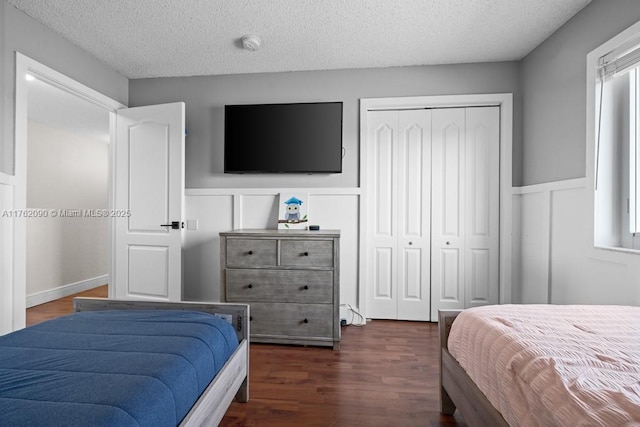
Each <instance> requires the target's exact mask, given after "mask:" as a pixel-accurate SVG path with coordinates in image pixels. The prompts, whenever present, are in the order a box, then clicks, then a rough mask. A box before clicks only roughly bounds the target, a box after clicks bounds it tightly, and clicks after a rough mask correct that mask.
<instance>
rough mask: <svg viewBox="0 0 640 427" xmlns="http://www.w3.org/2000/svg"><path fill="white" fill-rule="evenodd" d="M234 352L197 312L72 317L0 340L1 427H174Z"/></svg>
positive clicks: (225, 333) (231, 338)
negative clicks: (5, 426)
mask: <svg viewBox="0 0 640 427" xmlns="http://www.w3.org/2000/svg"><path fill="white" fill-rule="evenodd" d="M237 346H238V340H237V337H236V334H235V331H234V329H233V328H232V326H231V325H230V324H229V323H227V322H226V321H224V320H221V319H218V318H216V317H214V316H211V315H209V314H206V313H200V312H195V311H170V310H166V311H165V310H157V311H128V310H123V311H93V312H82V313H75V314H72V315H69V316H65V317H61V318H58V319H54V320H50V321H48V322H44V323H41V324H38V325H35V326H32V327H29V328H26V329H22V330H20V331H16V332H13V333H11V334H8V335H5V336H2V337H0V425H3V426H4V425H7V426H27V425H28V426H107V425H109V426H130V425H131V426H133V425H135V426H138V425H139V426H154V427H155V426H175V425H177V424H178V423H179V422H180V421H181V420H182V418H184V416H185V415H186V414H187V412H189V409H190V408H191V406H192V405H193V403H194V402H195V401H196V400H197V398H198V396H199V395H200V394H201V393H202V391H203V390H204V389H205V388H206V387H207V385H208V384H209V382H210V381H211V379H212V378H213V377H214V376H215V375H216V373H217V372H218V371H219V370H220V368H222V366H223V365H224V363H225V362H226V360H227V359H228V358H229V356H230V355H231V354H232V353H233V351H234V350H235V349H236V348H237Z"/></svg>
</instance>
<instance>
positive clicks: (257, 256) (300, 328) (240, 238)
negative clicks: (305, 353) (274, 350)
mask: <svg viewBox="0 0 640 427" xmlns="http://www.w3.org/2000/svg"><path fill="white" fill-rule="evenodd" d="M339 255H340V231H337V230H319V231H307V230H236V231H229V232H224V233H220V271H221V276H222V277H221V281H220V283H221V286H220V299H221V301H223V302H236V303H240V302H241V303H246V304H249V305H250V315H251V328H250V329H251V341H252V342H263V343H278V344H301V345H319V346H332V347H333V349H334V350H338V349H339V348H340V281H339V277H340V256H339Z"/></svg>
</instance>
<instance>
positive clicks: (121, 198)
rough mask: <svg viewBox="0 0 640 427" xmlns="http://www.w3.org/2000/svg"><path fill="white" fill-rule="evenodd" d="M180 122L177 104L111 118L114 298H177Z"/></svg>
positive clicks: (181, 108)
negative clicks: (113, 137)
mask: <svg viewBox="0 0 640 427" xmlns="http://www.w3.org/2000/svg"><path fill="white" fill-rule="evenodd" d="M184 117H185V107H184V103H182V102H179V103H172V104H162V105H152V106H145V107H135V108H127V109H122V110H118V112H117V117H116V142H115V143H116V147H115V153H116V154H115V207H114V212H113V213H114V215H115V217H114V222H115V239H114V240H115V241H114V246H113V248H114V257H113V259H114V270H115V271H114V274H113V277H114V278H115V283H114V284H115V296H116V298H125V299H132V298H133V299H140V298H148V299H159V300H168V301H179V300H181V298H182V226H183V222H182V211H183V199H184V129H185V126H184V121H185V119H184ZM172 225H173V226H172Z"/></svg>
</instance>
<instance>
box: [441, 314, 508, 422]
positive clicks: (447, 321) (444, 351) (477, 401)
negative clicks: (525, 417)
mask: <svg viewBox="0 0 640 427" xmlns="http://www.w3.org/2000/svg"><path fill="white" fill-rule="evenodd" d="M461 311H462V310H439V312H438V321H439V323H438V328H439V330H440V412H442V413H443V414H447V415H453V413H454V412H455V411H456V408H457V409H458V410H459V411H460V413H461V414H462V416H463V417H464V420H465V421H466V423H467V424H468V425H469V426H471V427H473V426H479V427H480V426H495V427H508V424H507V422H506V421H505V420H504V418H503V417H502V415H501V414H500V412H498V410H497V409H496V408H494V407H493V405H492V404H491V402H489V400H488V399H487V397H486V396H485V395H484V393H482V392H481V391H480V389H479V388H478V386H476V384H475V383H474V382H473V380H471V378H469V376H468V375H467V373H466V372H465V370H464V369H462V367H461V366H460V364H459V363H458V361H457V360H456V359H454V358H453V356H451V353H449V349H448V347H447V343H448V340H449V332H450V331H451V325H452V324H453V321H454V320H455V318H456V317H457V316H458V314H460V313H461Z"/></svg>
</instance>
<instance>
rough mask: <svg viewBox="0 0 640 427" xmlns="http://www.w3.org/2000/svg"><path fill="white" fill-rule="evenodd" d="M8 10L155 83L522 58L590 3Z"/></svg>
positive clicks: (91, 4) (541, 0)
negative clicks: (255, 42) (249, 46)
mask: <svg viewBox="0 0 640 427" xmlns="http://www.w3.org/2000/svg"><path fill="white" fill-rule="evenodd" d="M8 2H9V3H11V4H13V5H15V6H16V7H17V8H18V9H20V10H22V11H24V12H25V13H26V14H27V15H30V16H32V17H33V18H34V19H36V20H37V21H40V22H41V23H43V24H44V25H46V26H47V27H50V28H51V29H53V30H54V31H56V32H58V33H60V34H62V36H64V37H65V38H67V39H68V40H70V41H71V42H73V43H74V44H76V45H78V46H79V47H81V48H82V49H84V50H86V51H87V52H90V53H91V54H93V55H94V56H96V57H97V58H99V59H100V60H102V61H104V62H105V63H107V64H109V65H111V66H112V67H113V68H114V69H116V70H117V71H119V72H121V73H122V74H123V75H125V76H126V77H129V78H145V77H167V76H192V75H213V74H237V73H257V72H277V71H300V70H326V69H345V68H370V67H390V66H410V65H429V64H451V63H467V62H492V61H510V60H519V59H522V58H523V57H524V56H526V55H527V54H528V53H529V52H530V51H531V50H532V49H533V48H535V47H536V46H537V45H538V44H540V43H541V42H542V41H543V40H544V39H546V38H547V37H548V36H549V35H551V34H552V33H553V32H554V31H555V30H557V29H558V28H559V27H560V26H562V24H564V23H565V22H566V21H567V20H569V19H570V18H571V17H572V16H573V15H575V14H576V13H577V12H578V11H580V10H581V9H582V8H583V7H584V6H586V5H587V4H588V3H589V2H590V0H268V1H267V0H8ZM244 34H256V35H258V36H259V37H261V39H262V42H263V46H262V48H261V49H260V50H258V51H256V52H249V51H246V50H243V49H242V48H241V47H240V46H241V45H240V42H239V39H240V37H241V36H243V35H244Z"/></svg>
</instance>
